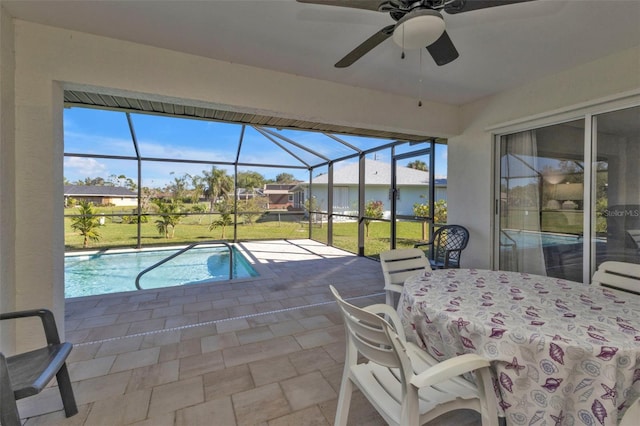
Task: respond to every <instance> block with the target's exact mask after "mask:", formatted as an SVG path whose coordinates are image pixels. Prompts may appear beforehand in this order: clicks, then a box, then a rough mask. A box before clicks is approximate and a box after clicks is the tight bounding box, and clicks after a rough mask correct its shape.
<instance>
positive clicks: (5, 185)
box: [0, 6, 15, 353]
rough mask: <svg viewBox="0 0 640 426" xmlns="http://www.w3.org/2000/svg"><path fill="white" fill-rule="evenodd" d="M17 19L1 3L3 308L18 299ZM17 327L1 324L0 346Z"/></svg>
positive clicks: (0, 236)
mask: <svg viewBox="0 0 640 426" xmlns="http://www.w3.org/2000/svg"><path fill="white" fill-rule="evenodd" d="M14 66H15V61H14V56H13V23H12V22H11V18H10V17H9V16H8V15H7V14H6V13H5V12H4V9H3V8H2V6H0V172H1V173H2V175H1V176H0V200H2V202H0V312H7V311H10V310H12V308H13V301H14V300H15V286H14V284H13V283H14V279H15V274H14V271H15V253H14V246H13V244H14V242H15V229H14V226H13V223H14V222H15V209H14V207H13V206H14V204H15V185H14V182H15V179H14V176H13V175H14V171H15V165H14V161H13V159H14V157H15V150H14V143H13V140H14V128H15V126H14V117H15V116H14V105H15V97H14V91H13V79H14ZM14 331H15V327H14V325H13V324H11V323H8V322H7V321H3V324H1V325H0V348H2V351H3V352H5V353H6V352H7V350H11V348H12V346H13V338H14Z"/></svg>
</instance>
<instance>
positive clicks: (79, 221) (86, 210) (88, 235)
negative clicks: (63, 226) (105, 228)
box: [71, 201, 100, 248]
mask: <svg viewBox="0 0 640 426" xmlns="http://www.w3.org/2000/svg"><path fill="white" fill-rule="evenodd" d="M78 206H79V207H80V216H77V217H74V218H72V219H71V229H73V230H75V231H78V232H79V233H80V235H82V236H83V237H84V242H83V243H82V247H83V248H87V247H89V240H92V241H98V240H99V239H100V233H99V232H98V228H99V227H100V219H99V218H97V217H95V212H94V211H93V206H92V204H91V203H90V202H88V201H80V202H79V203H78Z"/></svg>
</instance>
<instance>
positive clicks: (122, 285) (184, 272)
mask: <svg viewBox="0 0 640 426" xmlns="http://www.w3.org/2000/svg"><path fill="white" fill-rule="evenodd" d="M177 251H178V249H171V250H153V251H136V252H128V253H112V254H103V253H97V254H93V255H68V256H66V257H65V264H64V275H65V297H80V296H90V295H95V294H106V293H117V292H121V291H134V290H136V286H135V279H136V276H137V275H138V274H139V273H140V272H141V271H143V270H144V269H145V268H147V267H149V266H151V265H153V264H155V263H156V262H159V261H160V260H162V259H165V258H166V257H167V256H170V255H171V254H173V253H175V252H177ZM233 261H234V262H233V263H234V268H233V278H249V277H255V276H257V275H258V273H257V272H256V271H255V269H253V267H252V266H251V264H250V263H249V262H248V261H247V259H246V258H245V257H244V256H242V254H241V253H240V252H238V251H237V250H236V249H235V248H234V252H233ZM228 279H229V251H228V250H227V248H226V247H209V248H194V249H191V250H189V251H187V252H185V253H183V254H181V255H179V256H177V257H175V258H174V259H172V260H170V261H168V262H167V263H165V264H163V265H161V266H159V267H158V268H156V269H154V270H152V271H150V272H148V273H146V274H145V275H143V276H142V278H141V279H140V287H142V288H143V289H148V288H160V287H171V286H176V285H183V284H196V283H200V282H209V281H222V280H228Z"/></svg>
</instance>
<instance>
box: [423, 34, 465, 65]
mask: <svg viewBox="0 0 640 426" xmlns="http://www.w3.org/2000/svg"><path fill="white" fill-rule="evenodd" d="M427 50H428V51H429V53H430V54H431V56H432V57H433V60H434V61H436V64H438V65H440V66H442V65H446V64H448V63H449V62H451V61H453V60H454V59H456V58H457V57H458V56H460V54H459V53H458V51H457V50H456V47H455V46H454V45H453V42H452V41H451V38H449V34H447V32H446V31H445V32H443V33H442V35H441V36H440V38H439V39H437V40H436V41H435V42H434V43H433V44H431V45H429V46H427Z"/></svg>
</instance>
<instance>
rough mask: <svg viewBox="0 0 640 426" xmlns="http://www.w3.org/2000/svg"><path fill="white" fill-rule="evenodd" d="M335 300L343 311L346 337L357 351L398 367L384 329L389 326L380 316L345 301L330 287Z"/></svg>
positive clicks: (386, 364)
mask: <svg viewBox="0 0 640 426" xmlns="http://www.w3.org/2000/svg"><path fill="white" fill-rule="evenodd" d="M331 291H332V292H333V294H334V297H335V299H336V302H337V303H338V306H339V307H340V310H341V311H342V313H343V318H344V321H345V325H346V327H347V330H348V337H349V339H351V341H352V342H353V343H354V345H355V346H356V348H357V350H358V352H359V353H360V354H362V355H363V356H364V357H366V358H367V359H369V360H371V361H373V362H375V363H377V364H380V365H383V366H385V367H389V368H400V367H401V365H402V364H401V361H400V359H399V358H398V355H397V353H396V352H395V351H394V349H393V343H392V342H391V339H390V337H389V336H388V334H387V332H386V331H385V329H384V324H386V325H387V326H388V327H389V328H391V329H392V328H393V327H391V326H390V325H389V324H388V323H387V322H386V321H385V320H384V319H383V318H382V317H380V316H378V315H375V314H372V313H370V312H367V311H365V310H362V309H360V308H358V307H356V306H353V305H351V304H350V303H348V302H345V301H344V300H343V299H342V298H341V297H340V295H339V294H337V292H336V291H335V289H334V288H333V287H332V288H331Z"/></svg>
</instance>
